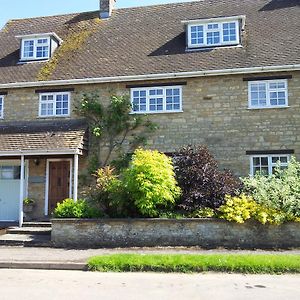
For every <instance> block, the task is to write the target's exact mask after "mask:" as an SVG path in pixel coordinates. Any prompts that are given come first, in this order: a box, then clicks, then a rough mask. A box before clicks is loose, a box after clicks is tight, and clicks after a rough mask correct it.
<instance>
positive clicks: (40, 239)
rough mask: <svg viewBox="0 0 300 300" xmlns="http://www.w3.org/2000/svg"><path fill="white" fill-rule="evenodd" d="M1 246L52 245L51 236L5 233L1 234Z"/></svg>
mask: <svg viewBox="0 0 300 300" xmlns="http://www.w3.org/2000/svg"><path fill="white" fill-rule="evenodd" d="M0 245H1V246H23V247H51V236H50V235H49V236H48V235H30V234H5V235H2V236H0Z"/></svg>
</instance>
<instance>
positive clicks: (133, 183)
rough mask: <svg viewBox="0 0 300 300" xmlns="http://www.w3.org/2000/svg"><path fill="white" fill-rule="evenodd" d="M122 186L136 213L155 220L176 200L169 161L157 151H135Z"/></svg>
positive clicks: (175, 186) (173, 179)
mask: <svg viewBox="0 0 300 300" xmlns="http://www.w3.org/2000/svg"><path fill="white" fill-rule="evenodd" d="M124 184H125V188H126V190H127V192H128V193H129V195H130V197H132V199H133V202H134V204H135V206H136V207H137V209H138V210H139V212H140V213H141V214H142V215H143V216H146V217H156V216H158V215H159V213H160V210H161V209H169V210H170V209H172V208H173V206H174V204H175V201H176V200H177V199H178V197H179V196H180V193H181V191H180V188H179V187H178V186H177V182H176V179H175V173H174V168H173V165H172V160H171V159H170V158H169V157H167V156H166V155H165V154H163V153H160V152H158V151H151V150H143V149H137V150H136V151H135V152H134V154H133V157H132V161H131V164H130V167H129V168H128V169H127V170H126V171H125V173H124Z"/></svg>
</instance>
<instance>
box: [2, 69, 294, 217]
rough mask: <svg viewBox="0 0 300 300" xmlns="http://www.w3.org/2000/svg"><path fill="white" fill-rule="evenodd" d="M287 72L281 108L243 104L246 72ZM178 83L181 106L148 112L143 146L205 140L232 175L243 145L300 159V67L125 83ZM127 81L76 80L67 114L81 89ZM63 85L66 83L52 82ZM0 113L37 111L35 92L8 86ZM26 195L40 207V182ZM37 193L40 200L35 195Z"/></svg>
mask: <svg viewBox="0 0 300 300" xmlns="http://www.w3.org/2000/svg"><path fill="white" fill-rule="evenodd" d="M251 75H253V76H280V75H292V79H289V80H288V102H289V103H288V104H289V106H288V107H286V108H272V109H249V108H248V82H247V81H243V78H244V77H249V76H251ZM176 81H177V82H182V81H185V82H186V85H183V87H182V88H183V112H181V113H162V114H150V115H149V119H150V120H151V121H153V122H155V123H157V124H158V125H159V129H158V130H157V131H156V132H155V133H154V134H152V135H151V136H150V138H149V141H148V147H149V148H151V149H158V150H160V151H163V152H173V151H175V150H177V149H179V148H180V147H182V146H185V145H189V144H192V145H199V144H202V145H207V146H208V147H209V149H210V150H211V152H212V153H213V154H214V155H215V157H216V159H217V160H218V161H219V163H220V168H228V169H231V170H232V171H233V172H234V173H235V174H236V175H242V176H245V175H248V174H249V171H250V159H249V156H247V155H246V151H253V150H265V151H270V150H284V149H293V150H294V152H295V156H296V157H297V158H298V159H300V136H299V132H300V118H299V115H300V101H299V99H300V72H299V71H294V72H288V74H286V73H276V74H275V73H268V74H266V73H265V74H259V75H257V74H256V75H254V74H247V75H231V76H208V77H198V78H187V79H180V80H179V79H178V80H160V81H151V82H150V81H147V82H130V84H131V85H134V84H136V85H139V84H145V83H146V84H148V83H149V84H152V83H155V84H156V83H157V86H159V85H160V84H161V83H170V82H172V83H176ZM127 84H128V83H126V82H124V83H111V84H109V83H106V84H91V85H76V86H73V88H74V89H75V91H74V92H72V97H71V107H72V109H71V115H70V119H73V118H77V117H78V116H76V114H75V113H74V108H75V102H76V99H77V98H78V97H79V96H80V94H81V93H82V92H95V91H96V92H98V93H99V95H100V99H101V100H102V99H103V101H104V103H108V99H109V95H110V94H111V93H117V94H129V89H128V88H126V85H127ZM55 88H58V89H59V88H62V89H65V88H68V87H55ZM4 101H5V102H4V119H2V120H0V123H1V122H7V121H16V120H18V121H28V120H38V119H43V118H39V117H38V111H39V95H38V94H37V93H35V89H33V88H26V89H12V90H9V91H8V94H7V95H6V96H5V100H4ZM45 164H46V160H45V159H42V160H41V163H40V165H38V166H36V165H34V163H33V160H30V166H29V178H30V177H36V176H40V177H41V176H45ZM85 169H86V160H85V159H84V158H81V159H80V170H81V172H82V173H84V170H85ZM28 190H29V196H30V197H32V198H35V199H39V200H38V201H39V202H38V206H37V211H38V212H37V215H36V217H39V216H40V213H41V212H43V203H42V202H43V201H44V190H45V185H44V184H43V183H41V182H40V183H34V182H30V181H29V185H28ZM40 199H42V200H40Z"/></svg>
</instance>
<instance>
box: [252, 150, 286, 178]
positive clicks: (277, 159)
mask: <svg viewBox="0 0 300 300" xmlns="http://www.w3.org/2000/svg"><path fill="white" fill-rule="evenodd" d="M289 160H290V155H289V154H282V155H281V154H280V155H278V154H274V155H273V154H272V155H254V156H251V161H250V165H251V167H250V174H251V175H252V176H254V175H255V174H257V173H260V174H263V175H271V174H273V172H274V170H275V168H276V166H277V165H278V164H279V165H280V168H282V169H284V168H287V166H288V162H289Z"/></svg>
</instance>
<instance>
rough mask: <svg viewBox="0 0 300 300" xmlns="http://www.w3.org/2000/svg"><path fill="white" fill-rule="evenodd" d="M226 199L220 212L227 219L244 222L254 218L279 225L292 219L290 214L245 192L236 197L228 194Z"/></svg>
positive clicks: (221, 216) (263, 222)
mask: <svg viewBox="0 0 300 300" xmlns="http://www.w3.org/2000/svg"><path fill="white" fill-rule="evenodd" d="M225 199H226V202H225V204H223V205H222V206H220V208H219V209H218V212H219V217H220V218H222V219H225V220H227V221H234V222H237V223H244V222H245V221H246V220H248V219H254V220H256V221H258V222H260V223H262V224H267V223H269V224H276V225H279V224H281V223H283V222H285V221H290V220H291V217H290V216H289V215H288V214H286V213H284V212H282V211H279V210H275V209H271V208H268V207H265V206H263V205H260V204H258V203H256V201H254V200H253V198H252V197H250V196H246V195H245V194H241V195H240V196H236V197H231V196H226V198H225Z"/></svg>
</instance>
